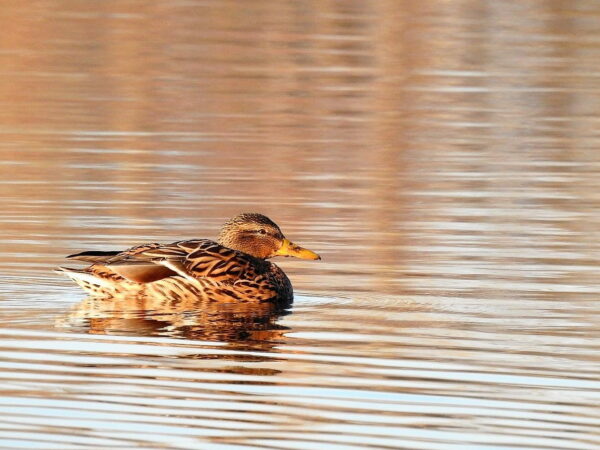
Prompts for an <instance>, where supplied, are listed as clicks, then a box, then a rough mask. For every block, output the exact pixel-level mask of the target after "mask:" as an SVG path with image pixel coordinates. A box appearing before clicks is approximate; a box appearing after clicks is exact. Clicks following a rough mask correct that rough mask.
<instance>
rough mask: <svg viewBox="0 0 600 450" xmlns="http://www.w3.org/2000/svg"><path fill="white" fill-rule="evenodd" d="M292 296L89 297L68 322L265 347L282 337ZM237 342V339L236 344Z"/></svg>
mask: <svg viewBox="0 0 600 450" xmlns="http://www.w3.org/2000/svg"><path fill="white" fill-rule="evenodd" d="M290 306H291V302H284V303H281V302H280V303H257V302H246V303H221V302H213V301H206V300H200V299H198V298H187V299H157V298H153V297H123V298H111V299H105V298H98V297H87V298H86V299H84V300H83V301H82V302H80V303H79V304H77V305H76V306H75V307H74V309H73V310H72V311H71V312H70V313H69V314H68V316H67V317H66V320H65V321H64V322H63V323H62V325H63V326H69V327H77V328H84V329H86V330H87V332H89V333H91V334H127V335H138V336H139V335H142V336H169V337H182V338H188V339H198V340H205V341H221V342H228V343H230V344H231V345H233V346H235V347H238V346H241V347H243V346H244V344H248V345H250V346H251V347H252V348H253V349H256V347H260V349H262V350H266V349H267V348H263V347H270V346H273V345H276V344H277V343H278V342H281V340H282V337H283V334H284V332H285V331H286V330H287V329H288V328H287V327H284V326H281V325H278V324H277V323H276V322H277V320H278V319H279V318H280V317H282V316H283V315H286V314H289V313H290V310H289V307H290ZM236 344H238V345H236Z"/></svg>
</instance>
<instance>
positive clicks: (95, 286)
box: [54, 267, 115, 296]
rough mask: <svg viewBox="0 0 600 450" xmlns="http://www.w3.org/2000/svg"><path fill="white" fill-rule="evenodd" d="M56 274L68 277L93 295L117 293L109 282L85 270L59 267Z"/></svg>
mask: <svg viewBox="0 0 600 450" xmlns="http://www.w3.org/2000/svg"><path fill="white" fill-rule="evenodd" d="M54 272H56V273H60V274H63V275H66V276H67V277H69V278H70V279H71V280H73V281H74V282H75V283H77V284H78V285H79V286H81V288H82V289H84V290H85V291H86V292H87V293H88V294H91V295H102V296H110V295H113V294H114V292H115V289H114V286H113V284H112V283H110V281H109V280H106V279H103V278H100V277H97V276H95V275H94V274H93V273H90V272H87V271H86V270H84V269H72V268H70V267H59V268H58V269H56V270H55V271H54Z"/></svg>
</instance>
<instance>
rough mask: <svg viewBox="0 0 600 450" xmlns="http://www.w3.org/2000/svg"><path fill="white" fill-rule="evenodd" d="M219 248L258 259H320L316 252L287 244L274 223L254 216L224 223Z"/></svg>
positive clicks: (240, 216) (243, 216) (266, 218)
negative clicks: (275, 257) (237, 251)
mask: <svg viewBox="0 0 600 450" xmlns="http://www.w3.org/2000/svg"><path fill="white" fill-rule="evenodd" d="M219 244H221V245H224V246H225V247H229V248H232V249H234V250H239V251H241V252H244V253H247V254H249V255H252V256H254V257H256V258H260V259H268V258H272V257H273V256H295V257H296V258H302V259H321V257H320V256H319V255H317V254H316V253H315V252H312V251H310V250H307V249H305V248H302V247H300V246H299V245H296V244H294V243H293V242H290V241H289V240H288V239H286V238H285V236H284V235H283V233H282V232H281V230H280V229H279V227H278V226H277V224H275V222H273V221H272V220H271V219H269V218H268V217H266V216H263V215H262V214H256V213H243V214H240V215H238V216H235V217H234V218H233V219H231V220H229V221H227V222H226V223H225V224H224V225H223V227H222V228H221V233H220V234H219Z"/></svg>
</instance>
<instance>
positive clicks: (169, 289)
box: [60, 213, 320, 302]
mask: <svg viewBox="0 0 600 450" xmlns="http://www.w3.org/2000/svg"><path fill="white" fill-rule="evenodd" d="M278 255H282V256H296V257H299V258H303V259H320V257H319V256H318V255H317V254H316V253H313V252H312V251H310V250H306V249H303V248H302V247H299V246H297V245H295V244H293V243H291V242H290V241H288V240H287V239H286V238H285V237H284V235H283V233H282V232H281V230H280V229H279V227H278V226H277V225H276V224H275V223H274V222H273V221H271V220H270V219H269V218H267V217H265V216H263V215H261V214H256V213H246V214H240V215H238V216H236V217H234V218H233V219H231V220H229V221H228V222H227V223H225V224H224V225H223V228H222V230H221V233H220V234H219V241H218V242H214V241H211V240H209V239H195V240H188V241H178V242H173V243H171V244H157V243H152V244H143V245H139V246H136V247H132V248H130V249H128V250H125V251H122V252H118V251H112V252H95V251H89V252H82V253H77V254H74V255H70V256H68V257H67V258H69V259H73V260H80V261H85V262H90V263H92V264H91V265H90V266H88V267H86V268H85V269H70V268H60V270H61V271H62V272H64V273H65V274H66V275H67V276H69V277H70V278H71V279H73V280H74V281H75V282H76V283H77V284H79V285H80V286H81V287H82V288H83V289H85V290H86V291H87V292H88V293H90V294H91V295H94V296H101V297H117V296H140V295H142V296H153V297H156V296H158V297H168V298H173V299H178V298H182V299H183V298H189V297H190V296H193V297H197V298H200V299H203V300H216V301H258V302H260V301H275V300H280V301H290V300H291V299H292V297H293V293H292V285H291V283H290V280H289V279H288V277H287V276H286V275H285V273H284V272H283V271H282V270H281V269H280V268H279V267H278V266H277V265H275V264H273V263H271V262H269V261H266V259H268V258H272V257H274V256H278Z"/></svg>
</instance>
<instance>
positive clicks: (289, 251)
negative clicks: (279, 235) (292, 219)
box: [275, 239, 321, 259]
mask: <svg viewBox="0 0 600 450" xmlns="http://www.w3.org/2000/svg"><path fill="white" fill-rule="evenodd" d="M275 255H276V256H295V257H296V258H301V259H321V257H320V256H319V255H317V254H316V253H315V252H313V251H310V250H308V249H306V248H302V247H300V246H299V245H296V244H294V243H293V242H291V241H289V240H287V239H284V240H283V244H281V248H280V249H279V250H277V253H275Z"/></svg>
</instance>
